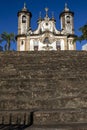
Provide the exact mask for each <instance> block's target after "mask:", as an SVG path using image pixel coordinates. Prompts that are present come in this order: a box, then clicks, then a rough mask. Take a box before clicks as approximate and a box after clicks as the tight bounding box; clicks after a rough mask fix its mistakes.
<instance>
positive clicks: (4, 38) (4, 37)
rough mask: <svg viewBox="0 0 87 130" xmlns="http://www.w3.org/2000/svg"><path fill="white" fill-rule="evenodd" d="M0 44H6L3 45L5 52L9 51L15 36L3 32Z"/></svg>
mask: <svg viewBox="0 0 87 130" xmlns="http://www.w3.org/2000/svg"><path fill="white" fill-rule="evenodd" d="M0 38H1V39H0V42H1V43H2V42H4V41H5V42H6V44H5V50H6V51H8V50H10V49H11V48H10V47H11V43H12V42H15V35H14V33H7V32H3V33H2V34H1V35H0Z"/></svg>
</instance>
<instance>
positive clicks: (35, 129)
mask: <svg viewBox="0 0 87 130" xmlns="http://www.w3.org/2000/svg"><path fill="white" fill-rule="evenodd" d="M25 130H87V124H86V123H72V124H67V125H64V124H61V125H56V126H52V125H51V126H44V125H42V126H38V125H32V126H30V127H27V128H25Z"/></svg>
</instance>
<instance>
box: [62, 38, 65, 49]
mask: <svg viewBox="0 0 87 130" xmlns="http://www.w3.org/2000/svg"><path fill="white" fill-rule="evenodd" d="M61 50H65V47H64V40H63V39H62V40H61Z"/></svg>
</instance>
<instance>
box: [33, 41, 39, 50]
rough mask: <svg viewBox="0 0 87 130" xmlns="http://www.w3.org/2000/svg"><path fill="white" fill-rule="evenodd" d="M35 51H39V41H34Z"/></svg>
mask: <svg viewBox="0 0 87 130" xmlns="http://www.w3.org/2000/svg"><path fill="white" fill-rule="evenodd" d="M34 51H38V41H34Z"/></svg>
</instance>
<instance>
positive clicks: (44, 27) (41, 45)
mask: <svg viewBox="0 0 87 130" xmlns="http://www.w3.org/2000/svg"><path fill="white" fill-rule="evenodd" d="M45 11H46V15H45V17H44V18H42V17H41V15H40V16H39V19H38V27H37V29H36V30H34V31H32V28H31V25H30V23H31V17H32V14H31V12H29V10H28V9H27V8H26V5H25V4H24V7H23V9H22V10H21V11H19V12H18V35H17V51H51V50H55V51H57V50H76V44H75V43H73V39H74V38H75V34H74V13H73V12H72V11H70V9H69V8H68V7H67V4H65V8H64V11H63V12H61V14H60V16H59V17H60V23H61V30H57V28H56V20H55V18H54V16H52V18H49V15H48V8H45Z"/></svg>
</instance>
